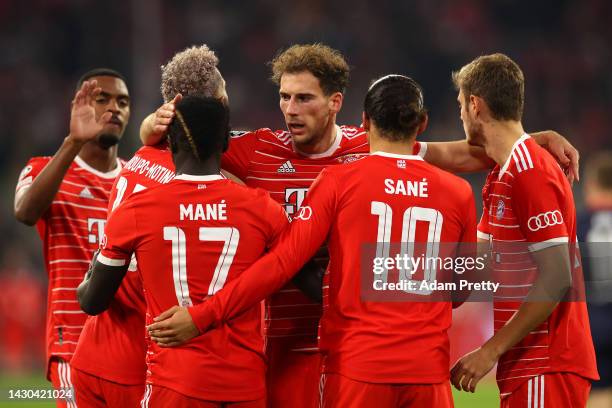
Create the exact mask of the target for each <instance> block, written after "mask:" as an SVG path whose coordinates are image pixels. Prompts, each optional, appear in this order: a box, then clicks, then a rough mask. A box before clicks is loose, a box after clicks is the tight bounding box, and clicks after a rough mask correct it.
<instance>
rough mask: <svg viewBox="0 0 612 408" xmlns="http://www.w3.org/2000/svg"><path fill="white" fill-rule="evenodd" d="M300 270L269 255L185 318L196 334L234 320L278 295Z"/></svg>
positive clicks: (194, 307)
mask: <svg viewBox="0 0 612 408" xmlns="http://www.w3.org/2000/svg"><path fill="white" fill-rule="evenodd" d="M304 262H305V261H304ZM302 263H303V262H302ZM301 266H302V264H296V263H293V264H292V265H286V264H283V263H282V262H281V260H280V259H279V258H278V257H277V256H276V254H275V253H274V252H270V253H268V254H266V255H265V256H264V257H263V258H261V259H259V260H258V261H257V262H256V263H255V264H253V266H251V267H250V268H249V269H247V270H246V271H244V272H243V273H242V274H241V275H240V276H239V277H237V278H236V279H234V280H232V281H231V282H229V283H227V284H226V285H225V286H224V287H223V289H221V290H220V291H219V292H217V293H216V294H215V295H214V296H213V297H211V298H209V299H207V300H206V301H205V302H204V303H201V304H199V305H195V306H192V307H190V308H189V309H188V311H189V314H190V315H191V318H192V319H193V322H194V323H195V325H196V326H197V328H198V330H199V331H200V333H204V332H205V331H206V330H208V329H209V328H210V326H213V325H218V324H221V323H222V322H224V321H227V320H230V319H232V318H233V317H236V316H237V315H239V314H241V313H243V312H245V311H246V310H248V309H250V308H252V307H253V306H255V305H257V304H258V303H259V302H261V301H262V300H264V299H265V298H267V297H268V296H270V295H271V294H273V293H274V292H276V291H278V290H279V289H280V288H281V287H282V286H283V285H284V284H286V283H287V282H288V281H289V280H290V279H291V277H292V276H293V275H294V274H295V273H296V272H297V271H298V270H299V268H300V267H301Z"/></svg>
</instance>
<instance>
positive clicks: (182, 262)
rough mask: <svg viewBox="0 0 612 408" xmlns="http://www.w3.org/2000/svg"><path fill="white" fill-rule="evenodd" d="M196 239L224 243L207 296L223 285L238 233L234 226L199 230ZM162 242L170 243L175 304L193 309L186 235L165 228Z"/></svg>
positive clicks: (176, 230) (238, 236) (181, 231)
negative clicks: (188, 278) (188, 274)
mask: <svg viewBox="0 0 612 408" xmlns="http://www.w3.org/2000/svg"><path fill="white" fill-rule="evenodd" d="M199 237H200V241H215V242H223V249H222V250H221V254H220V255H219V260H218V261H217V266H216V267H215V272H214V274H213V277H212V280H211V282H210V285H209V287H208V295H214V294H215V293H217V291H218V290H220V289H221V288H222V287H223V285H225V281H226V280H227V274H228V272H229V269H230V266H231V265H232V261H233V260H234V256H235V255H236V250H237V249H238V241H239V240H240V232H239V231H238V229H237V228H233V227H219V228H210V227H200V228H199ZM164 240H166V241H171V242H172V277H173V281H174V291H175V293H176V298H177V300H178V303H179V305H181V306H184V307H188V306H192V305H193V302H192V301H191V297H190V296H189V286H188V284H187V240H186V238H185V232H184V231H183V230H182V229H181V228H179V227H164Z"/></svg>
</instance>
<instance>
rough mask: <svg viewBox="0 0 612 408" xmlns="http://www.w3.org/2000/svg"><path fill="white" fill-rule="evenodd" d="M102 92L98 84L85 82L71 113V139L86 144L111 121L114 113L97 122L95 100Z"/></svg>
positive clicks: (106, 114) (77, 94)
mask: <svg viewBox="0 0 612 408" xmlns="http://www.w3.org/2000/svg"><path fill="white" fill-rule="evenodd" d="M100 92H102V88H100V87H98V82H97V81H96V80H93V81H85V82H83V85H81V89H79V90H78V91H77V93H76V94H75V95H74V99H73V100H72V109H71V111H70V138H71V139H72V140H73V141H75V142H77V143H79V144H84V143H87V142H89V141H90V140H92V139H94V138H95V137H96V136H97V135H98V134H99V133H100V132H101V131H102V129H103V128H104V125H105V124H106V123H107V122H108V121H109V120H110V118H111V116H112V113H111V112H105V113H104V114H103V115H102V116H100V119H98V120H96V111H95V109H94V107H93V103H94V98H95V97H96V96H98V95H99V94H100Z"/></svg>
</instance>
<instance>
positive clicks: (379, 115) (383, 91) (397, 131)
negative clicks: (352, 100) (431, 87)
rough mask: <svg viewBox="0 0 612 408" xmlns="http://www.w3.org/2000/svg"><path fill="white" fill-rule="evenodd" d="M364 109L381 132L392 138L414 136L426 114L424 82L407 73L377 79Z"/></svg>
mask: <svg viewBox="0 0 612 408" xmlns="http://www.w3.org/2000/svg"><path fill="white" fill-rule="evenodd" d="M363 111H364V112H365V115H366V117H367V118H368V119H370V120H371V121H373V122H374V124H375V126H376V127H377V128H378V129H379V130H380V131H381V133H382V134H381V136H382V137H385V138H387V139H390V140H393V141H400V140H406V139H409V138H410V137H412V136H413V134H414V132H415V131H416V130H417V128H418V126H419V125H420V124H421V123H422V122H423V120H425V117H426V116H427V109H426V108H425V105H424V102H423V90H422V89H421V86H420V85H419V84H418V83H417V82H416V81H415V80H414V79H412V78H410V77H407V76H404V75H386V76H384V77H381V78H379V79H377V80H376V81H374V82H373V83H372V85H370V89H368V93H367V94H366V96H365V99H364V102H363Z"/></svg>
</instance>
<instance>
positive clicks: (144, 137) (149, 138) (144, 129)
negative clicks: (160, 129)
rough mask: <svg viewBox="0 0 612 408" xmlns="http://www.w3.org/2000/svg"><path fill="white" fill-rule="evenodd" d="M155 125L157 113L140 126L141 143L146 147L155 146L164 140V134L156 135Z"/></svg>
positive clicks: (152, 114) (148, 117)
mask: <svg viewBox="0 0 612 408" xmlns="http://www.w3.org/2000/svg"><path fill="white" fill-rule="evenodd" d="M154 125H155V112H153V113H151V114H150V115H149V116H147V117H146V118H145V119H144V120H143V121H142V123H141V124H140V141H141V142H142V144H143V145H145V146H154V145H156V144H158V143H159V142H160V141H161V140H162V137H163V134H161V133H159V134H158V133H155V131H154V129H153V127H154Z"/></svg>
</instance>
